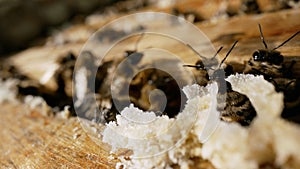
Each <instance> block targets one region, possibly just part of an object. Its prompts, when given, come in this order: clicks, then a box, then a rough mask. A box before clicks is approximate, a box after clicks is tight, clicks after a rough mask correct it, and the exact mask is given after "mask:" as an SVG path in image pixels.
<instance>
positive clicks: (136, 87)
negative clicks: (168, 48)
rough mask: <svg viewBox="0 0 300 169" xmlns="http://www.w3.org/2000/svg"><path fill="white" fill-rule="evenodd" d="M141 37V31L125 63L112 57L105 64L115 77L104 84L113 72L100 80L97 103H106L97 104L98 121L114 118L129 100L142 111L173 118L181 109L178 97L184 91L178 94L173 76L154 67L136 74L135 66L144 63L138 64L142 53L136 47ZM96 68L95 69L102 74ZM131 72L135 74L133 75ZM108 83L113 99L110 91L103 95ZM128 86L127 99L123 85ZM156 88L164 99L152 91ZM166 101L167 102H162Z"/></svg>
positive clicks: (170, 62) (171, 63) (128, 51)
mask: <svg viewBox="0 0 300 169" xmlns="http://www.w3.org/2000/svg"><path fill="white" fill-rule="evenodd" d="M143 37H144V34H143V33H142V34H141V35H140V37H139V38H138V39H137V41H136V43H135V47H134V49H133V50H126V51H125V52H124V57H125V59H126V60H125V61H124V62H122V60H115V61H113V62H112V63H111V64H109V65H108V66H109V67H110V68H113V69H114V70H115V72H116V75H117V76H115V77H116V79H114V80H113V81H112V83H109V84H106V83H105V82H106V81H107V82H111V80H112V76H113V75H112V74H107V75H106V77H105V78H104V79H103V82H104V83H100V88H99V90H98V94H99V95H100V97H101V98H100V99H101V101H100V102H102V103H104V102H106V103H109V104H106V106H101V107H100V110H101V111H102V114H103V115H102V117H100V118H101V119H100V121H105V122H109V121H114V120H115V119H116V115H117V114H119V111H121V110H122V109H123V108H125V107H127V106H129V105H128V103H129V101H130V102H131V103H133V104H134V105H135V106H136V107H138V108H140V109H142V110H147V111H153V112H155V113H156V114H157V115H162V114H165V115H168V116H169V117H170V118H172V117H175V116H176V115H177V114H178V113H179V112H180V108H181V107H182V106H183V105H181V103H182V102H181V99H183V98H181V96H182V95H183V93H181V90H180V89H179V87H178V85H177V83H176V80H175V79H174V78H172V77H171V76H170V75H169V74H168V73H166V72H164V71H161V70H158V69H154V68H149V69H145V70H143V71H141V72H138V73H137V74H136V71H137V70H138V69H137V68H139V67H142V66H146V65H141V61H142V58H143V57H144V53H143V52H140V51H139V50H138V48H139V44H140V42H141V40H142V38H143ZM160 63H164V64H170V65H172V66H173V65H174V64H177V62H176V63H174V62H172V60H164V59H162V60H160ZM148 64H152V63H148ZM104 65H106V64H105V63H103V64H102V66H100V67H99V70H101V69H102V68H103V66H104ZM117 67H118V69H117ZM150 67H151V66H150ZM106 69H108V68H106ZM99 70H98V72H99V73H100V74H101V72H100V71H99ZM102 71H105V70H102ZM134 74H136V75H135V76H133V75H134ZM108 85H111V87H112V90H113V92H114V98H112V93H110V92H109V93H107V94H106V95H105V97H103V96H104V95H103V93H104V92H107V88H110V86H108ZM128 85H129V99H130V100H128V96H127V94H128V93H127V91H125V90H127V89H126V88H125V87H124V86H128ZM155 89H158V90H160V91H163V92H164V93H165V96H166V100H164V97H163V95H162V93H161V92H155ZM152 91H153V92H152ZM165 101H167V102H166V103H165ZM107 105H108V106H107ZM116 105H118V107H116ZM117 109H118V110H117ZM162 111H163V112H162Z"/></svg>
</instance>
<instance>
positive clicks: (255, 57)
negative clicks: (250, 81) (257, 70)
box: [252, 51, 261, 61]
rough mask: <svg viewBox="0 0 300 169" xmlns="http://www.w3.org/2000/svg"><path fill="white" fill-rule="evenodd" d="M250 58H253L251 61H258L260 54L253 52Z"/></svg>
mask: <svg viewBox="0 0 300 169" xmlns="http://www.w3.org/2000/svg"><path fill="white" fill-rule="evenodd" d="M252 57H253V60H254V61H259V60H260V59H261V58H260V53H259V51H255V52H254V53H253V55H252Z"/></svg>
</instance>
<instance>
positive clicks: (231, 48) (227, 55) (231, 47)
mask: <svg viewBox="0 0 300 169" xmlns="http://www.w3.org/2000/svg"><path fill="white" fill-rule="evenodd" d="M237 43H238V40H236V41H235V42H234V43H233V45H232V46H231V48H230V49H229V51H228V52H227V54H226V56H225V57H224V58H223V60H222V61H221V63H220V64H219V68H220V67H221V66H222V64H223V63H224V62H225V60H226V59H227V57H228V56H229V54H230V53H231V51H232V49H233V48H234V47H235V45H236V44H237Z"/></svg>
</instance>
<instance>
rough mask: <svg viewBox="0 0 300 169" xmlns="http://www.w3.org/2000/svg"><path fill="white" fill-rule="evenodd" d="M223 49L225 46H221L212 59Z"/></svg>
mask: <svg viewBox="0 0 300 169" xmlns="http://www.w3.org/2000/svg"><path fill="white" fill-rule="evenodd" d="M222 49H223V46H221V47H220V48H219V49H218V51H217V52H216V54H215V55H214V56H213V57H212V58H211V59H214V58H215V57H216V56H217V55H218V54H219V53H220V52H221V50H222Z"/></svg>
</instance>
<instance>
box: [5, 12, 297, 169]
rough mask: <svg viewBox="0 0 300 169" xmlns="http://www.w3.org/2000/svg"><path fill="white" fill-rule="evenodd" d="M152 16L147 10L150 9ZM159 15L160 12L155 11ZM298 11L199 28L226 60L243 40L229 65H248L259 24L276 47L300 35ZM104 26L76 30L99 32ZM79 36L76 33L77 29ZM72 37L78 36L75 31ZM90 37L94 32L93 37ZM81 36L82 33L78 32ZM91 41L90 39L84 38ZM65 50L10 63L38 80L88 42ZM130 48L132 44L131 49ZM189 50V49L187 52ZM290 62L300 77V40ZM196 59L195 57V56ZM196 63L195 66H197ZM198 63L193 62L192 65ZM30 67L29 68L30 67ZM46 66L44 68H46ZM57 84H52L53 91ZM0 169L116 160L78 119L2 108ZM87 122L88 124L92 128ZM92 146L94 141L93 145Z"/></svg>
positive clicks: (108, 164)
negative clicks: (223, 48)
mask: <svg viewBox="0 0 300 169" xmlns="http://www.w3.org/2000/svg"><path fill="white" fill-rule="evenodd" d="M147 10H149V9H147ZM153 10H156V9H153ZM299 18H300V10H284V11H279V12H275V13H266V14H259V15H244V16H243V15H242V16H236V17H232V18H230V19H228V20H227V19H224V20H219V21H218V22H210V23H208V22H205V23H199V24H197V26H198V27H199V28H200V29H201V30H202V31H203V32H204V33H205V34H207V36H208V37H209V38H210V39H211V40H212V42H213V44H214V46H215V47H216V48H218V47H219V46H221V45H224V47H225V50H223V51H222V52H221V54H220V57H223V56H224V55H225V52H226V51H227V50H226V48H227V49H228V48H229V47H230V45H231V44H232V43H233V41H234V40H237V39H238V40H240V42H239V44H238V45H237V47H236V48H235V49H234V51H233V52H232V55H233V57H230V58H229V59H228V61H237V62H240V63H243V62H244V61H246V60H249V58H250V57H251V55H252V53H253V51H255V50H256V49H258V48H262V47H263V45H262V43H261V41H260V38H259V31H258V28H257V23H258V22H259V23H261V24H262V25H263V31H264V34H265V37H266V39H267V43H268V44H269V46H276V45H277V44H280V43H281V42H282V41H284V40H285V39H287V38H288V37H289V36H290V35H291V34H293V33H295V32H296V31H298V30H300V22H299ZM104 23H105V22H104V21H102V22H101V23H99V24H98V25H97V24H93V26H94V27H93V26H92V28H91V25H89V26H79V28H78V29H80V30H82V31H83V32H85V30H95V29H96V28H95V27H98V28H99V26H101V25H103V24H104ZM75 30H76V28H75ZM73 31H74V30H73ZM76 32H77V31H74V32H72V31H70V32H68V35H66V36H67V37H72V36H76ZM91 32H92V31H91ZM77 33H78V32H77ZM86 37H88V36H86ZM74 39H75V40H73V41H70V42H69V43H67V44H62V45H49V46H41V47H35V48H31V49H27V50H25V51H23V52H20V53H18V54H16V55H14V56H12V57H10V58H9V61H10V62H12V63H13V64H14V65H16V66H17V67H18V68H19V69H20V70H21V71H22V72H24V73H25V74H27V75H29V76H30V77H32V78H34V79H36V80H39V79H40V78H41V76H42V75H43V74H44V72H45V70H46V67H47V66H49V65H51V64H53V63H54V62H55V59H56V58H58V57H60V56H61V55H64V54H65V53H67V52H69V51H73V52H74V53H78V52H79V50H80V48H81V47H82V45H83V44H84V41H85V40H86V39H85V38H83V39H79V40H76V38H74ZM128 45H129V46H132V44H128ZM170 49H172V50H173V51H172V52H174V53H177V54H178V55H181V56H182V57H190V56H191V55H192V52H191V51H185V50H181V48H177V47H176V46H172V47H170ZM186 49H187V48H186ZM279 51H281V52H282V54H284V55H285V57H286V60H287V61H291V60H296V61H298V62H297V64H296V66H295V71H296V72H300V70H298V69H297V68H300V62H299V56H300V36H298V37H296V38H295V39H293V40H292V41H291V42H289V43H288V44H286V45H285V46H283V47H282V48H280V50H279ZM193 57H194V58H195V59H197V56H193ZM195 59H194V60H195ZM194 60H190V63H191V64H193V63H194ZM28 62H30V63H29V64H26V63H28ZM45 66H46V67H45ZM51 85H53V84H49V86H50V87H51ZM0 106H1V108H0V119H1V120H0V129H1V131H0V154H1V156H0V166H1V167H0V168H113V167H114V166H115V163H116V162H117V160H115V159H114V160H110V158H108V156H109V154H108V152H109V146H108V145H106V144H103V143H101V141H100V138H98V137H97V135H96V136H95V137H94V138H90V137H89V136H88V135H87V134H86V132H85V131H83V130H82V127H81V125H80V123H79V122H78V120H77V118H74V117H73V118H70V119H59V118H54V117H45V116H42V115H41V114H40V113H39V112H38V111H31V110H28V108H25V107H24V106H21V105H11V104H7V103H6V104H2V105H0ZM88 123H89V122H87V124H88ZM93 140H96V141H97V143H95V142H94V141H93Z"/></svg>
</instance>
